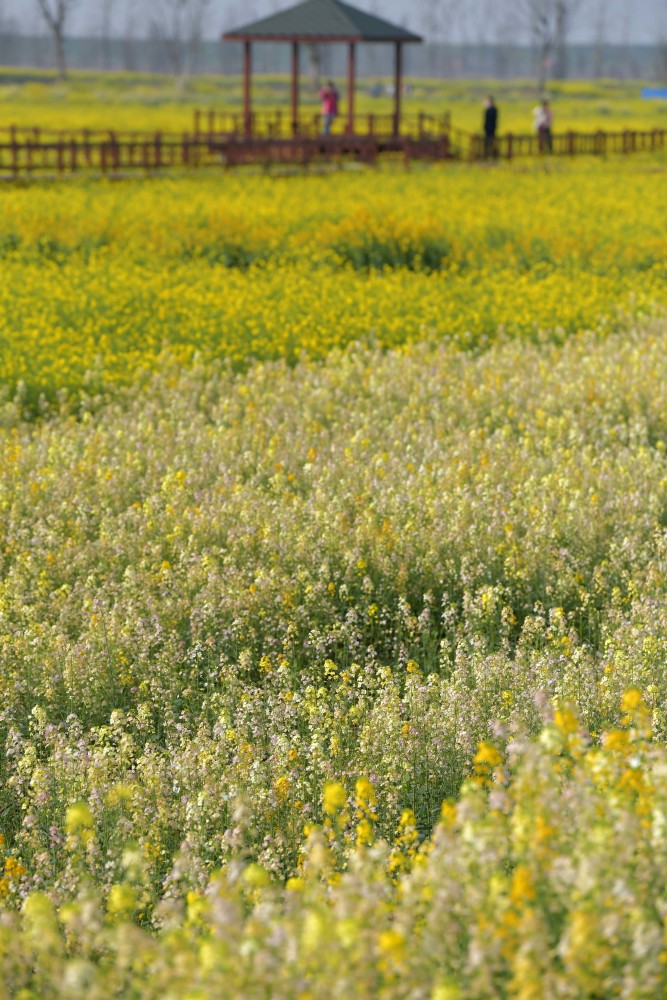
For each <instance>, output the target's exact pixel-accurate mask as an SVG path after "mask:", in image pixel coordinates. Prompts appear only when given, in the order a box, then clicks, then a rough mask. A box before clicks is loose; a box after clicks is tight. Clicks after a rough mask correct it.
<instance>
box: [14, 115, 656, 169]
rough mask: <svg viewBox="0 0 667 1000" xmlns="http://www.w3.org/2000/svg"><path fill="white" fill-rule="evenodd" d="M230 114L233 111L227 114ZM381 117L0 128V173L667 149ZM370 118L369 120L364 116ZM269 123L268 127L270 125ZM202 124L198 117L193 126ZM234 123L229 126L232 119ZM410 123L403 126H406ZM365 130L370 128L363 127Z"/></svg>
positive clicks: (614, 138)
mask: <svg viewBox="0 0 667 1000" xmlns="http://www.w3.org/2000/svg"><path fill="white" fill-rule="evenodd" d="M232 117H233V116H232ZM389 118H390V116H386V120H385V119H384V118H382V116H367V117H366V118H365V119H361V118H360V120H359V121H360V123H361V121H362V120H363V121H364V122H365V125H366V126H367V128H366V129H362V128H361V124H360V127H359V129H358V130H357V128H356V126H357V122H356V120H355V131H354V133H352V134H350V135H346V134H335V135H332V136H322V135H320V134H319V129H318V127H317V126H318V122H317V121H315V120H314V121H313V122H312V123H311V124H312V126H313V127H312V129H311V130H306V129H305V128H304V129H303V130H300V131H299V132H298V133H297V134H296V135H294V136H287V135H284V134H283V131H284V130H283V129H282V125H281V128H278V127H277V125H276V122H277V121H279V120H278V119H277V115H273V116H270V118H269V117H268V116H267V122H266V123H265V124H266V125H267V131H266V132H265V134H260V135H252V136H247V135H245V134H244V133H242V132H238V131H237V132H234V131H233V130H232V131H228V132H225V131H221V130H220V128H219V126H220V125H221V124H224V123H223V122H221V121H220V120H218V119H215V120H214V121H212V122H211V121H210V120H209V119H207V122H206V125H207V126H208V124H212V125H213V126H214V130H213V131H210V132H209V131H208V130H207V131H199V132H197V131H194V132H191V133H182V134H181V133H168V132H153V133H149V132H113V131H111V132H109V131H107V132H105V131H101V130H96V131H94V130H80V131H73V130H62V131H56V130H49V129H32V128H31V129H25V128H24V129H21V128H16V127H12V128H9V129H0V177H4V178H9V179H12V178H13V179H19V178H21V177H26V176H28V177H29V176H31V175H32V176H39V175H51V176H57V175H62V174H66V173H76V172H78V171H89V172H96V173H101V174H108V175H117V176H119V175H123V174H128V173H133V172H137V171H144V172H145V173H153V172H155V171H158V170H163V169H189V168H202V167H220V166H234V165H237V164H242V163H260V164H264V165H267V166H269V165H270V164H272V163H295V164H299V163H303V164H305V163H312V162H317V161H327V160H334V159H344V158H347V159H356V160H359V161H362V162H366V163H374V162H375V161H376V160H377V158H378V157H379V156H381V155H383V154H394V155H399V156H401V157H402V158H403V159H404V160H405V161H409V160H412V159H416V160H419V159H432V160H459V161H462V162H468V163H475V162H480V161H494V160H513V159H515V158H518V157H538V156H544V157H547V156H557V157H572V156H581V155H588V156H591V155H592V156H604V155H608V154H630V153H638V152H659V151H663V150H665V148H667V140H666V136H667V131H666V130H665V129H654V130H652V131H645V132H639V131H629V130H626V131H624V132H602V131H598V132H593V133H582V132H561V133H557V134H555V135H554V136H553V137H552V139H551V141H550V142H548V141H546V140H545V139H543V138H539V137H538V136H536V135H514V134H511V133H509V134H506V135H501V136H498V137H497V138H496V139H495V140H494V141H493V142H491V143H490V142H489V141H488V140H485V139H484V137H483V136H477V135H470V134H468V133H466V132H462V131H461V130H459V129H454V128H451V127H447V128H445V127H444V125H443V121H442V120H438V119H434V118H433V117H432V116H426V115H424V116H415V119H414V121H413V122H412V123H411V124H413V125H414V128H412V129H410V128H407V129H406V131H402V132H401V134H400V135H396V134H394V132H393V131H392V130H391V129H390V128H389V127H388V125H387V121H388V119H389ZM370 119H372V120H370ZM271 123H273V124H272V127H274V126H275V132H273V133H272V132H271V130H270V128H269V127H268V125H269V124H271ZM199 124H200V125H201V124H202V123H201V122H200V123H199ZM232 124H233V123H232ZM408 124H410V123H408ZM370 128H372V131H371V130H370Z"/></svg>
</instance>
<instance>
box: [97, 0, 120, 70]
mask: <svg viewBox="0 0 667 1000" xmlns="http://www.w3.org/2000/svg"><path fill="white" fill-rule="evenodd" d="M99 4H100V6H99V18H100V19H99V33H100V41H101V43H102V69H110V68H111V25H112V21H113V12H114V7H115V6H116V0H99Z"/></svg>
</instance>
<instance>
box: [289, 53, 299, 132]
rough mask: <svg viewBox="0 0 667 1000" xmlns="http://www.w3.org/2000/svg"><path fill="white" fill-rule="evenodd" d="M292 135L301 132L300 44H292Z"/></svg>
mask: <svg viewBox="0 0 667 1000" xmlns="http://www.w3.org/2000/svg"><path fill="white" fill-rule="evenodd" d="M291 93H292V135H296V134H297V132H298V131H299V43H298V42H292V91H291Z"/></svg>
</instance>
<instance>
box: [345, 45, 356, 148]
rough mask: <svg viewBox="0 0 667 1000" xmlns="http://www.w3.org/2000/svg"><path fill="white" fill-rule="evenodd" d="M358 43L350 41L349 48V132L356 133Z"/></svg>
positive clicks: (349, 133)
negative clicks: (355, 63)
mask: <svg viewBox="0 0 667 1000" xmlns="http://www.w3.org/2000/svg"><path fill="white" fill-rule="evenodd" d="M355 56H356V45H355V43H354V42H350V44H349V46H348V50H347V134H348V135H354V88H355V86H356V84H355V79H354V77H355V65H354V62H355Z"/></svg>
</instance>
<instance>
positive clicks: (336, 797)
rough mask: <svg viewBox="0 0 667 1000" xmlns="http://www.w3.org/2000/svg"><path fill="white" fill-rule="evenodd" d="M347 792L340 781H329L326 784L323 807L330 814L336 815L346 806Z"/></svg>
mask: <svg viewBox="0 0 667 1000" xmlns="http://www.w3.org/2000/svg"><path fill="white" fill-rule="evenodd" d="M346 802H347V794H346V792H345V789H344V788H343V786H342V785H341V784H340V782H339V781H327V783H326V784H325V786H324V795H323V803H322V804H323V808H324V811H325V813H327V815H328V816H335V815H336V814H337V813H339V812H340V811H341V810H342V809H344V807H345V803H346Z"/></svg>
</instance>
